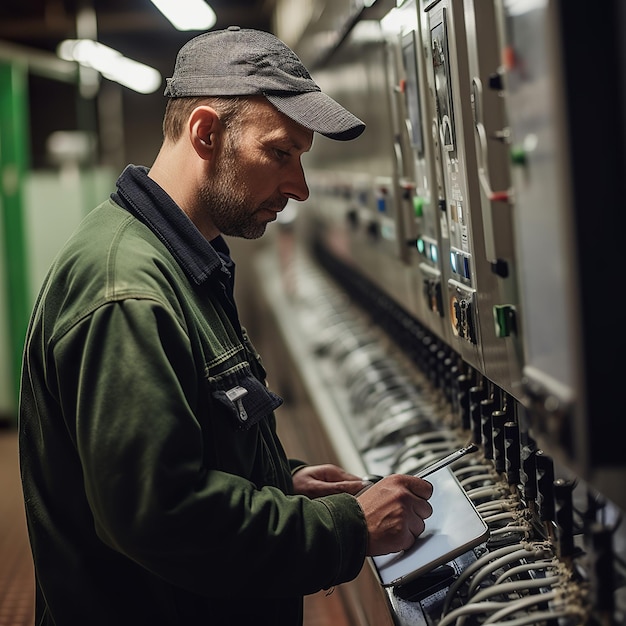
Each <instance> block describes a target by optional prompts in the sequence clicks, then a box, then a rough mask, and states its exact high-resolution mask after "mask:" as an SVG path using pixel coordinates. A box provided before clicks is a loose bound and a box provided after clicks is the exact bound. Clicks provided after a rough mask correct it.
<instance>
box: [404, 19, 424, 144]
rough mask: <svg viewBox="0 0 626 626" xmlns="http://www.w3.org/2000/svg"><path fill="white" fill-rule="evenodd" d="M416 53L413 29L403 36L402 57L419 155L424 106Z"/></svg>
mask: <svg viewBox="0 0 626 626" xmlns="http://www.w3.org/2000/svg"><path fill="white" fill-rule="evenodd" d="M416 54H417V49H416V43H415V32H413V31H411V32H410V33H407V34H406V35H405V36H404V37H403V38H402V58H403V62H404V72H405V76H406V79H405V80H406V83H405V88H404V94H405V98H406V108H407V115H408V123H409V133H410V137H411V145H412V146H413V147H414V148H415V150H416V152H417V154H418V156H423V154H424V140H423V137H422V108H421V104H420V95H419V84H418V74H417V57H416Z"/></svg>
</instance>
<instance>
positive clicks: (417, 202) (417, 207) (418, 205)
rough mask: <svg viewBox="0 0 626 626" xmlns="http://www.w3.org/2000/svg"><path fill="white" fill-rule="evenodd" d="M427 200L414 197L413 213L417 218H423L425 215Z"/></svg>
mask: <svg viewBox="0 0 626 626" xmlns="http://www.w3.org/2000/svg"><path fill="white" fill-rule="evenodd" d="M425 204H426V200H425V199H424V198H420V197H419V196H413V213H414V214H415V217H422V216H423V215H424V205H425Z"/></svg>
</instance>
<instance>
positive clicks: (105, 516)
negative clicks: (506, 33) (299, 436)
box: [20, 27, 432, 626]
mask: <svg viewBox="0 0 626 626" xmlns="http://www.w3.org/2000/svg"><path fill="white" fill-rule="evenodd" d="M165 93H166V95H167V96H169V98H170V100H169V102H168V106H167V110H166V113H165V118H164V124H163V128H164V141H163V145H162V148H161V150H160V152H159V154H158V156H157V158H156V160H155V162H154V164H153V165H152V167H151V168H150V169H149V170H148V169H147V168H144V167H136V166H128V167H127V168H126V170H125V171H124V172H123V173H122V174H121V176H120V178H119V179H118V182H117V191H116V192H115V193H113V194H112V196H111V198H110V199H108V200H107V201H105V202H104V203H103V204H101V205H100V206H99V207H97V208H96V209H94V210H93V211H92V212H91V213H90V214H89V215H88V216H87V217H86V218H85V219H84V221H83V223H82V224H81V225H80V227H79V228H78V230H77V231H76V232H75V233H74V235H73V236H72V237H71V238H70V239H69V241H68V242H67V244H66V245H65V247H64V248H63V250H61V252H60V253H59V255H58V256H57V258H56V259H55V261H54V263H53V265H52V268H51V270H50V272H49V274H48V276H47V278H46V280H45V284H44V286H43V288H42V290H41V294H40V296H39V298H38V301H37V303H36V305H35V309H34V312H33V316H32V319H31V323H30V326H29V331H28V336H27V341H26V348H25V356H24V367H23V377H22V390H21V403H20V460H21V472H22V481H23V489H24V497H25V503H26V511H27V518H28V528H29V534H30V539H31V545H32V551H33V556H34V563H35V571H36V578H37V590H36V591H37V598H36V602H37V607H36V612H37V618H36V622H37V624H38V625H46V624H56V625H57V626H69V625H80V626H94V625H98V624H107V625H110V626H123V625H126V624H128V625H131V624H132V626H138V625H143V624H146V625H148V624H149V625H151V626H154V625H157V624H168V625H170V624H177V625H178V624H180V625H184V626H192V625H195V624H203V625H208V624H211V625H212V624H216V625H220V626H223V625H226V624H256V623H262V624H272V625H273V626H276V625H280V624H294V625H295V624H300V623H301V621H302V596H303V595H304V594H308V593H313V592H316V591H318V590H320V589H325V588H330V587H332V586H333V585H337V584H339V583H342V582H345V581H348V580H351V579H352V578H354V577H355V576H356V575H357V574H358V573H359V571H360V569H361V567H362V565H363V562H364V559H365V556H366V555H376V554H382V553H388V552H393V551H398V550H402V549H405V548H408V547H409V546H410V545H411V544H412V543H413V541H414V540H415V537H416V536H418V535H419V534H420V533H421V532H422V531H423V529H424V521H423V520H424V519H425V518H427V517H428V516H429V515H430V514H431V513H432V508H431V506H430V504H429V503H428V501H427V500H428V498H429V497H430V495H431V492H432V486H431V485H430V483H428V482H425V481H423V480H420V479H418V478H414V477H410V476H391V477H387V478H386V479H384V480H382V481H380V482H379V483H377V484H376V485H375V486H373V487H372V488H370V489H368V490H366V491H364V492H363V493H362V494H360V495H359V496H358V498H357V497H355V495H354V494H357V493H358V492H359V491H360V490H361V489H362V487H363V482H362V480H361V479H360V478H359V477H357V476H354V475H352V474H349V473H347V472H345V471H344V470H342V469H340V468H338V467H336V466H334V465H322V466H307V465H306V464H305V463H303V462H300V461H296V460H289V459H287V457H286V455H285V453H284V451H283V448H282V446H281V443H280V441H279V440H278V438H277V436H276V432H275V416H274V410H275V409H277V408H278V407H279V406H280V404H281V402H282V401H281V399H280V398H279V397H278V396H277V395H275V394H274V393H273V392H272V391H270V390H269V389H268V388H267V387H266V385H265V371H264V370H263V366H262V364H261V361H260V359H259V356H258V355H257V353H256V351H255V350H254V348H253V346H252V344H251V343H250V341H249V339H248V337H247V335H246V333H245V330H244V329H243V328H242V327H241V325H240V323H239V320H238V316H237V309H236V306H235V302H234V300H233V277H234V264H233V262H232V260H231V259H230V257H229V253H228V248H227V246H226V244H225V242H224V240H223V239H222V237H221V235H222V234H226V235H232V236H237V237H245V238H255V237H260V236H261V235H262V234H263V232H264V231H265V228H266V225H267V223H268V222H270V221H272V220H274V219H275V218H276V214H277V213H278V212H279V211H280V210H281V209H282V208H283V207H284V206H285V204H286V202H287V201H288V200H289V199H294V200H305V199H306V198H307V196H308V189H307V185H306V181H305V177H304V173H303V170H302V165H301V161H300V159H301V156H302V154H303V153H305V152H306V151H307V150H309V149H310V148H311V144H312V141H313V134H314V132H319V133H322V134H324V135H326V136H329V137H332V138H335V139H338V140H347V139H352V138H355V137H357V136H358V135H359V134H360V133H361V132H362V131H363V129H364V125H363V123H362V122H361V121H360V120H358V119H357V118H355V117H354V116H353V115H351V114H350V113H349V112H348V111H346V110H345V109H343V108H342V107H341V106H340V105H339V104H338V103H336V102H335V101H334V100H332V99H331V98H329V97H328V96H326V95H325V94H323V93H322V92H321V91H320V90H319V88H318V87H317V85H316V84H315V83H314V82H313V80H312V79H311V77H310V76H309V74H308V72H307V70H306V69H305V68H304V66H303V65H302V64H301V62H300V61H299V59H298V58H297V57H296V56H295V54H294V53H293V52H292V51H291V50H290V49H289V48H287V47H286V46H285V45H284V44H283V43H282V42H281V41H279V40H278V39H276V38H275V37H274V36H272V35H270V34H268V33H263V32H259V31H253V30H243V29H239V28H237V27H231V28H229V29H227V30H225V31H215V32H210V33H206V34H203V35H200V36H199V37H196V38H195V39H193V40H191V41H190V42H189V43H187V44H186V45H185V46H183V48H182V49H181V51H180V52H179V54H178V57H177V60H176V65H175V69H174V74H173V77H172V78H170V79H168V83H167V87H166V92H165Z"/></svg>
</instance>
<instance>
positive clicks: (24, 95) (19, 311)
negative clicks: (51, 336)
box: [0, 62, 31, 420]
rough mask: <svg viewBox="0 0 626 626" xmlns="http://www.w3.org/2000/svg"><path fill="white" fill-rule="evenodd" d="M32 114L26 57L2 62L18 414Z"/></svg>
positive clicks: (1, 158)
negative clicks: (25, 212)
mask: <svg viewBox="0 0 626 626" xmlns="http://www.w3.org/2000/svg"><path fill="white" fill-rule="evenodd" d="M27 120H28V69H27V67H26V65H25V64H22V63H10V64H9V63H4V62H0V213H1V214H2V219H3V226H4V228H3V232H4V242H3V244H4V245H3V246H2V247H3V249H4V258H2V259H0V260H1V261H2V263H1V265H2V267H3V271H4V272H5V283H6V287H7V293H6V303H7V306H6V313H7V322H8V342H9V351H10V368H11V380H12V384H13V388H14V390H15V407H14V408H15V410H14V411H13V414H14V415H15V416H17V404H18V400H17V398H18V392H19V381H20V368H21V361H22V350H23V345H24V338H25V336H26V329H27V326H28V318H29V315H30V307H31V303H30V297H29V285H28V265H27V259H28V255H27V250H26V238H25V228H24V208H23V207H24V180H25V175H26V170H27V165H28V161H29V145H30V144H29V135H28V121H27ZM0 252H1V251H0ZM3 299H4V298H3ZM15 419H16V420H17V417H16V418H15Z"/></svg>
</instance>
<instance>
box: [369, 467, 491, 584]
mask: <svg viewBox="0 0 626 626" xmlns="http://www.w3.org/2000/svg"><path fill="white" fill-rule="evenodd" d="M425 480H428V482H430V483H432V485H433V495H432V496H431V498H430V500H429V502H430V503H431V505H432V507H433V514H432V515H431V516H430V517H429V518H428V519H427V520H425V522H426V528H425V530H424V532H423V533H422V534H421V535H420V536H419V537H418V538H417V539H416V540H415V543H414V544H413V546H411V548H409V549H408V550H404V551H403V552H394V553H392V554H384V555H382V556H375V557H372V560H373V562H374V565H375V569H376V571H377V572H378V577H379V578H380V582H381V583H382V584H383V585H384V586H385V587H389V586H397V585H403V584H405V583H407V582H409V581H410V580H413V579H415V578H417V577H419V576H421V575H422V574H425V573H426V572H429V571H430V570H432V569H434V568H435V567H438V566H439V565H443V564H444V563H448V562H450V561H452V560H453V559H455V558H456V557H457V556H460V555H461V554H464V553H465V552H467V551H468V550H471V549H472V548H474V547H475V546H477V545H479V544H481V543H483V542H484V541H486V540H487V539H488V537H489V527H488V526H487V524H486V523H485V521H484V520H483V518H482V517H481V516H480V514H479V513H478V511H477V510H476V507H475V506H474V504H473V503H472V501H471V500H470V499H469V498H468V497H467V493H466V492H465V490H464V489H463V487H462V486H461V485H460V483H459V481H458V480H457V478H456V476H455V475H454V474H453V473H452V471H451V470H450V468H449V467H444V468H442V469H440V470H438V471H436V472H435V473H433V474H431V475H430V476H428V478H426V479H425Z"/></svg>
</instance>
